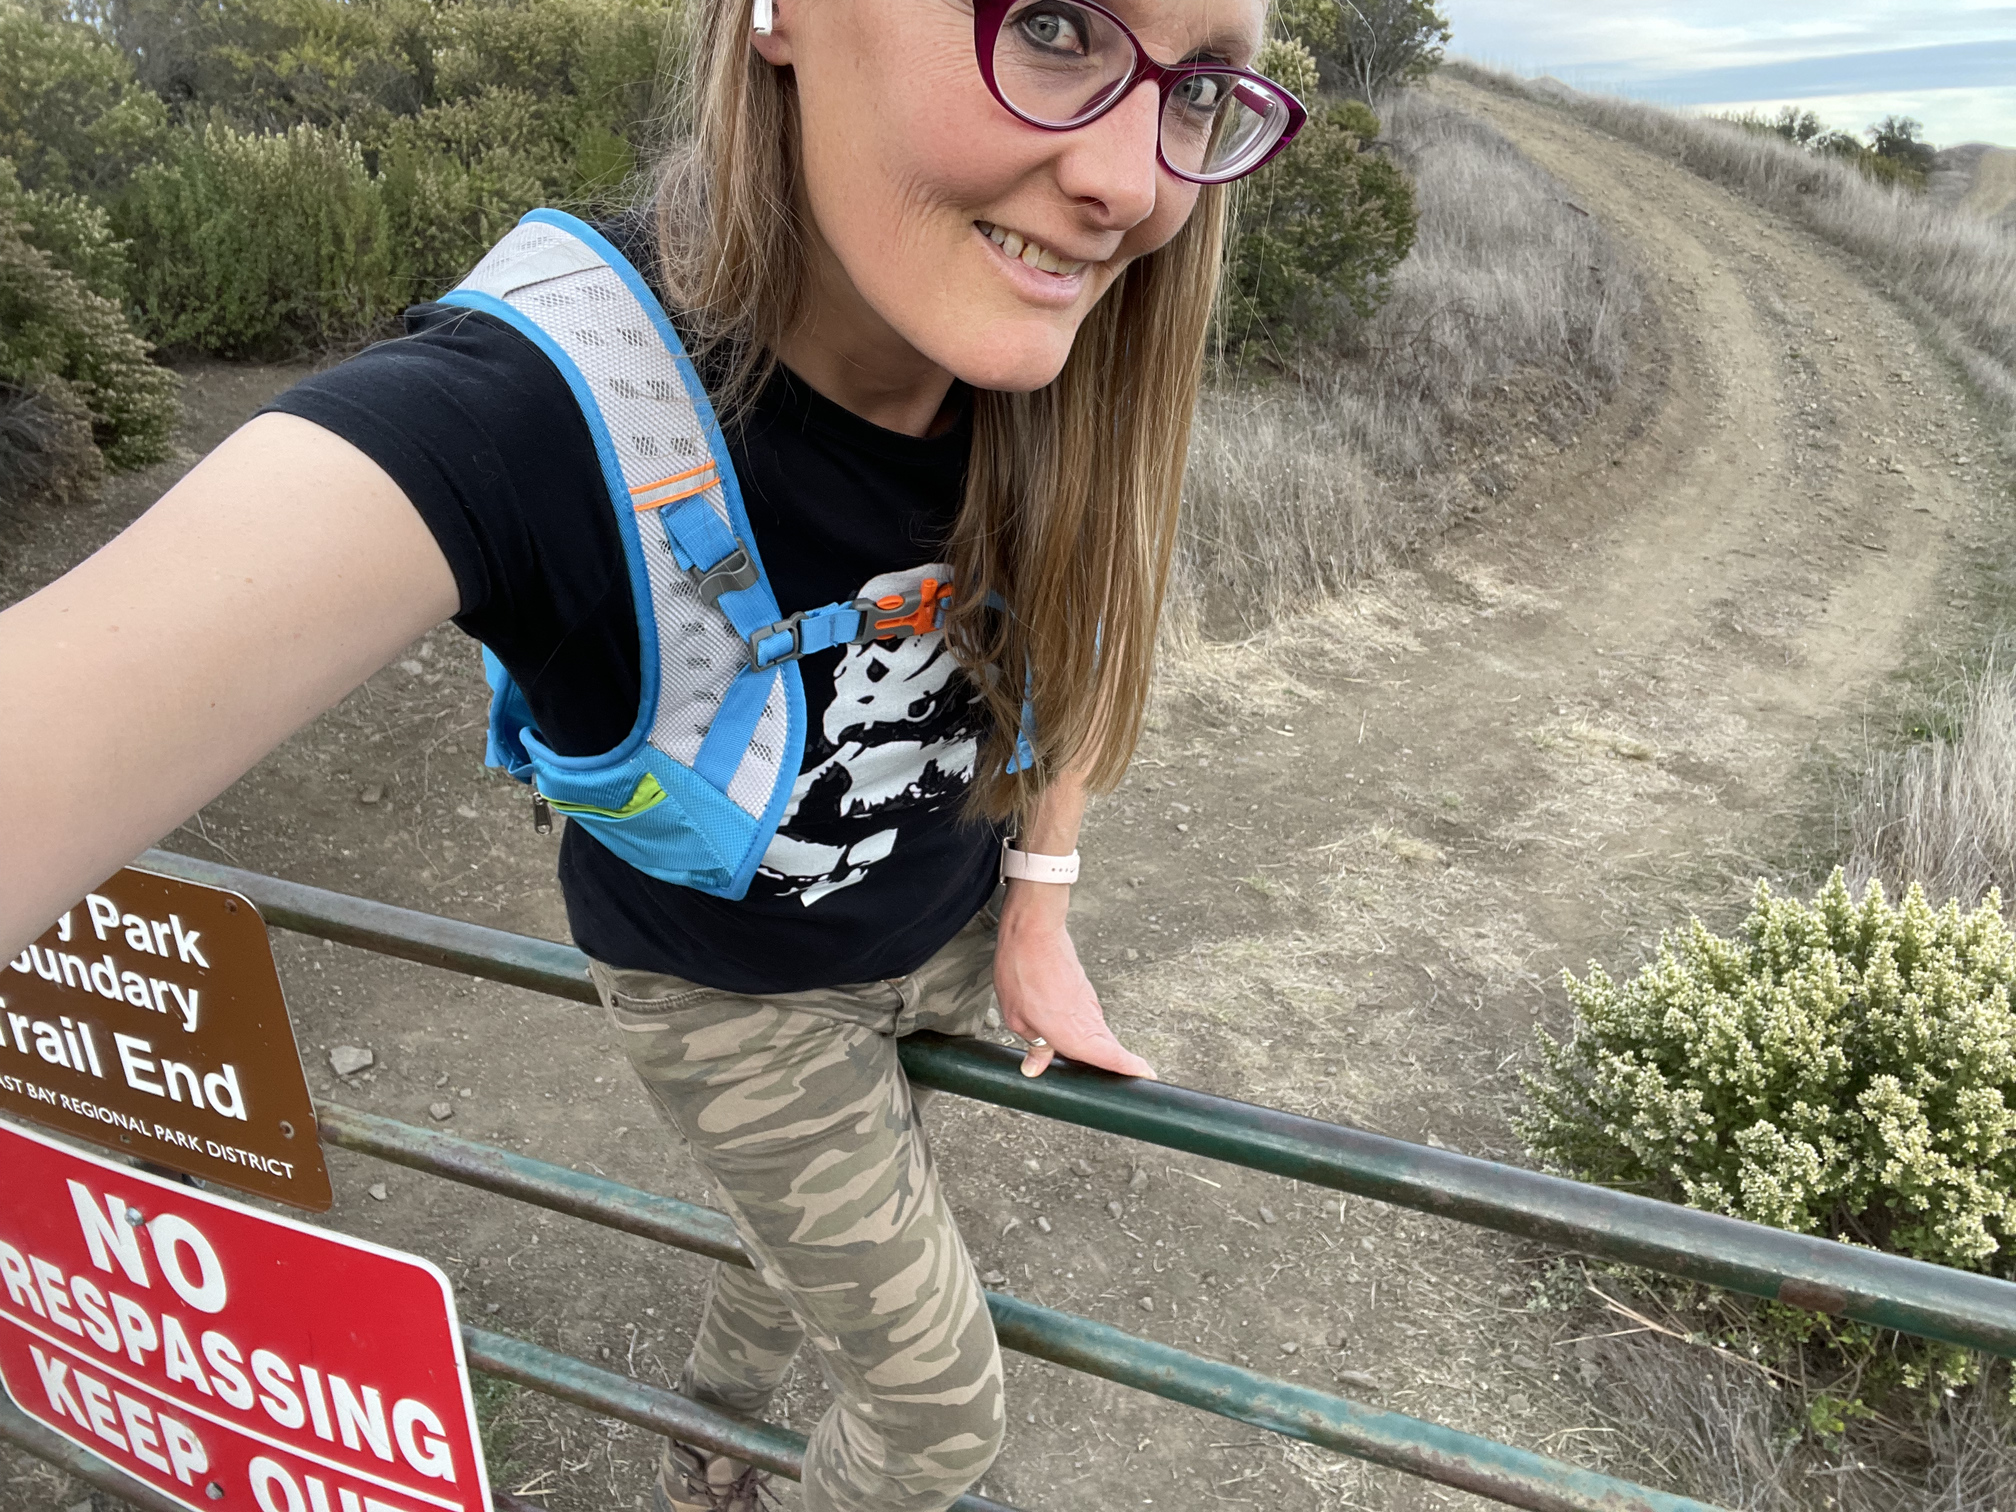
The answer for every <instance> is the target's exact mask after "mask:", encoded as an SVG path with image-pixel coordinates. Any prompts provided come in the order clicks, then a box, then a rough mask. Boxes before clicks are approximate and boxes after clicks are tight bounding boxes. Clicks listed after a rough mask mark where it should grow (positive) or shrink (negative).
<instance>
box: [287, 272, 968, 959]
mask: <svg viewBox="0 0 2016 1512" xmlns="http://www.w3.org/2000/svg"><path fill="white" fill-rule="evenodd" d="M406 325H407V333H408V334H407V335H406V336H405V337H404V338H403V339H400V340H394V341H388V342H384V343H382V344H380V345H378V346H375V347H372V348H370V349H369V350H368V351H365V352H363V353H361V354H360V355H358V356H356V357H353V358H351V359H350V360H349V361H347V362H345V363H342V364H340V365H339V366H337V367H334V368H331V369H329V370H328V371H327V372H323V373H319V374H317V375H315V376H314V377H312V378H309V379H307V380H306V381H304V382H302V383H301V384H299V385H297V386H296V387H294V388H293V389H290V390H289V391H288V392H287V393H285V394H283V395H281V396H280V397H279V398H278V399H276V400H275V401H274V402H273V403H272V404H271V405H269V406H267V407H268V408H269V409H272V410H278V411H281V412H283V413H286V414H291V415H296V416H299V417H301V418H302V419H305V420H310V421H313V422H314V423H315V424H317V425H320V426H322V427H323V428H324V429H326V430H330V431H333V432H334V433H335V434H337V435H339V436H341V437H343V438H344V439H345V440H347V441H349V442H350V443H351V444H352V445H354V446H356V447H357V448H358V449H360V450H361V451H363V452H364V453H365V454H366V455H368V456H370V457H371V458H372V459H373V460H374V461H376V462H377V463H378V464H379V466H381V467H383V468H384V469H385V471H386V472H387V473H388V474H389V475H390V476H391V477H392V479H393V481H394V482H396V483H398V484H399V486H400V487H401V488H402V489H403V490H404V491H405V494H406V497H407V498H408V499H409V500H411V501H412V503H413V506H414V507H415V508H416V509H417V510H418V511H419V512H420V515H421V517H422V518H423V519H424V520H425V521H426V522H427V525H428V527H429V529H430V530H432V532H433V534H434V538H435V540H436V541H437V542H438V543H439V544H440V547H441V550H442V552H443V553H444V555H446V557H447V559H448V562H449V565H450V566H451V567H452V568H453V570H454V573H455V581H456V584H457V586H458V588H459V589H460V592H461V601H462V607H461V612H460V613H459V614H457V615H456V617H455V623H456V624H457V625H459V626H461V627H462V629H464V630H466V631H468V632H469V634H471V635H473V636H475V637H476V638H477V639H479V640H481V641H482V642H483V643H484V644H485V645H486V646H488V647H489V648H490V649H491V650H492V651H493V652H495V653H496V655H497V656H498V658H499V659H500V660H501V661H502V662H503V663H504V665H505V666H506V667H507V668H508V669H509V670H510V672H511V675H512V677H513V678H514V679H515V680H516V681H517V683H518V686H519V687H520V688H521V689H523V690H524V693H525V697H526V700H527V702H528V703H529V704H530V705H531V708H532V711H533V715H534V718H535V721H536V723H537V726H538V729H539V733H540V738H541V739H543V740H545V741H546V742H547V743H548V744H549V745H551V746H552V747H553V748H554V749H555V750H557V751H559V752H560V753H561V754H563V755H569V756H585V755H599V754H601V753H602V752H604V751H607V750H609V749H611V748H613V747H614V746H615V745H616V744H617V743H619V742H620V741H621V740H622V739H623V738H624V736H625V735H627V734H628V733H629V731H630V728H631V726H632V724H633V723H634V722H635V719H636V715H637V701H638V698H639V690H640V676H639V663H638V638H637V622H636V613H635V610H634V608H633V606H632V602H631V596H630V583H629V576H628V573H627V570H626V568H625V564H624V558H623V547H622V543H621V541H620V539H619V537H618V535H617V531H616V524H615V520H614V517H613V514H612V511H611V508H610V503H609V495H608V490H607V487H606V486H605V484H604V481H603V477H602V471H601V468H600V466H599V464H598V462H597V460H596V455H595V449H594V444H593V442H592V441H591V439H590V437H589V432H588V427H587V424H586V422H585V421H584V420H583V419H582V417H581V413H580V411H579V409H578V408H577V407H576V405H575V402H574V399H573V396H572V394H571V393H570V391H569V389H568V387H567V384H566V382H565V380H564V379H562V378H561V376H560V374H559V372H558V371H557V370H556V369H555V368H554V367H553V365H552V364H551V363H550V362H549V361H548V360H547V358H546V357H545V356H544V354H542V353H541V352H540V351H539V350H538V348H536V347H535V346H533V345H532V344H531V342H529V341H527V340H526V339H525V338H524V337H522V336H520V335H519V334H518V333H517V332H516V331H514V330H512V329H511V328H510V327H509V326H507V325H506V324H504V323H503V322H502V321H499V320H496V319H493V318H492V317H490V316H487V315H483V314H479V313H473V312H470V311H466V310H461V309H458V308H455V307H452V306H446V305H420V306H417V307H415V308H414V309H413V310H410V311H408V312H407V318H406ZM955 402H956V396H955ZM971 433H972V431H971V423H970V408H969V413H968V415H967V416H966V417H965V418H962V419H961V420H960V421H959V422H958V423H957V424H956V425H954V426H953V427H952V428H951V429H950V430H948V431H946V432H945V433H943V434H941V435H937V436H931V437H916V436H908V435H903V434H900V433H898V432H894V431H887V430H883V429H882V428H881V427H879V426H876V425H873V424H871V423H869V422H868V421H866V420H863V419H862V418H861V417H859V416H858V415H855V414H853V413H851V412H849V411H848V410H845V409H843V408H841V407H840V406H839V405H837V404H835V403H833V402H832V401H831V400H829V399H826V398H824V397H823V396H821V395H820V394H818V393H816V392H814V391H813V390H812V389H811V388H810V387H808V386H807V385H806V384H805V383H803V382H802V381H801V380H799V379H798V378H796V377H795V376H794V375H792V374H791V373H790V372H789V371H787V370H785V369H783V368H781V367H780V368H779V369H778V371H777V373H776V375H775V376H774V378H773V379H772V380H771V381H770V383H769V384H768V385H767V386H766V387H765V388H764V389H763V391H762V392H761V394H760V395H759V396H758V397H757V398H756V400H755V401H754V402H753V404H752V405H751V407H750V409H749V411H748V413H747V415H746V416H745V418H744V419H743V421H742V422H741V423H740V424H739V425H738V426H737V427H736V428H734V429H733V430H731V432H730V434H729V438H728V439H729V455H730V459H731V460H732V462H733V463H734V466H735V471H736V475H737V477H738V478H739V480H740V482H741V486H742V495H743V500H744V503H745V505H746V507H747V509H748V513H749V519H750V524H751V525H752V527H753V528H754V530H755V534H756V547H757V550H758V551H759V552H760V553H761V554H762V557H763V564H764V569H765V571H766V572H767V573H768V575H769V578H770V584H771V587H772V589H773V590H774V591H775V593H776V596H777V601H778V604H779V606H780V607H781V608H782V609H783V611H784V612H785V613H786V614H790V613H792V612H794V611H798V610H805V609H814V608H818V607H820V606H821V605H824V604H830V603H833V602H834V601H836V600H846V599H854V598H865V597H875V596H879V595H882V594H885V593H889V592H892V591H897V590H900V589H902V588H914V587H915V586H916V584H917V583H918V581H919V580H920V579H921V578H923V577H926V576H937V577H939V578H941V579H942V578H944V577H945V576H946V569H945V567H944V565H943V562H944V547H945V542H946V541H947V539H948V538H949V536H950V533H951V528H952V524H953V520H954V516H955V514H956V512H957V510H958V507H959V501H960V497H961V494H962V490H963V487H964V479H965V471H966V459H967V453H968V451H969V449H970V440H971ZM932 566H936V567H937V568H938V570H937V571H936V572H935V573H932V572H926V571H920V569H924V568H929V567H932ZM799 670H800V673H801V675H802V677H803V679H804V684H805V707H806V716H807V717H806V726H807V734H806V742H805V759H804V763H803V766H802V770H801V775H800V777H799V779H798V783H797V786H796V788H795V789H794V793H793V797H792V802H791V807H790V809H789V810H788V811H787V813H786V815H785V819H784V822H783V824H782V825H781V826H780V827H779V830H778V834H777V837H776V839H775V840H773V841H772V842H771V845H770V848H769V850H768V851H767V852H766V853H765V856H764V859H763V864H762V866H761V868H760V869H759V870H758V872H757V874H756V877H755V880H754V881H753V882H752V883H751V884H750V887H749V891H748V895H747V896H746V897H745V898H743V899H741V900H739V901H731V900H729V899H725V898H717V897H711V896H709V895H707V894H704V893H700V892H696V891H694V890H692V889H690V888H684V887H677V886H674V885H672V884H670V883H665V882H660V881H658V880H656V879H655V878H652V877H649V876H646V875H645V874H644V873H642V872H640V871H638V870H637V869H636V868H634V867H632V866H631V865H629V863H627V862H625V861H623V860H622V859H621V858H619V857H617V856H616V855H615V854H613V853H612V852H610V851H608V850H606V849H604V848H603V847H602V846H601V845H599V844H597V843H596V841H595V840H594V839H593V838H592V837H591V836H590V835H589V834H588V833H587V831H586V830H584V829H582V828H581V827H580V826H578V825H569V826H568V829H567V832H566V834H565V836H564V837H563V839H562V842H561V848H560V883H561V890H562V892H563V894H564V895H565V898H566V902H567V918H568V923H569V925H570V926H571V927H572V929H573V932H574V938H575V940H576V942H577V943H578V944H579V945H580V946H581V948H582V949H583V950H585V951H587V952H588V954H589V955H591V956H594V957H596V958H597V959H599V960H602V961H606V962H608V963H609V964H611V965H613V966H620V967H629V968H634V969H640V970H646V971H659V972H668V973H670V974H672V975H674V976H679V977H684V978H686V979H688V980H690V981H696V982H701V983H705V984H706V985H708V986H713V987H721V988H725V989H728V990H730V991H735V992H749V993H760V992H790V991H798V990H802V989H805V988H811V987H823V986H832V985H836V984H839V983H846V982H861V981H870V980H875V979H878V978H886V977H892V976H899V975H902V974H903V973H905V972H909V971H912V970H914V969H916V968H917V967H918V966H920V965H922V964H923V963H924V961H925V960H927V959H929V957H930V956H931V955H932V954H933V953H934V952H935V951H936V950H937V949H938V948H939V947H940V946H941V945H943V944H944V943H945V942H946V941H947V940H949V939H950V938H951V937H952V936H953V935H954V934H956V933H957V932H958V931H959V929H960V927H961V926H962V925H964V924H965V922H966V921H967V920H968V919H970V918H971V917H972V916H973V914H974V913H975V912H976V911H977V910H978V909H979V908H980V906H981V904H982V903H984V902H985V901H986V898H987V896H988V894H989V893H990V891H991V890H992V888H993V886H994V882H995V874H996V867H997V862H996V852H997V848H998V845H999V839H998V836H997V835H996V833H995V832H994V831H993V830H992V829H991V828H990V827H989V826H987V825H985V824H981V823H974V822H972V821H970V820H968V819H967V818H966V817H965V815H964V813H963V805H964V801H965V795H966V791H967V788H968V786H969V785H970V781H971V777H972V772H973V767H974V762H975V760H976V757H977V754H978V751H979V748H980V747H981V746H982V745H983V744H984V743H985V737H986V734H987V728H988V727H987V723H986V716H985V713H984V706H983V705H982V704H981V703H980V702H979V700H978V699H977V698H976V697H975V695H974V690H973V687H972V684H971V683H970V681H969V680H968V679H967V677H966V676H965V674H964V673H963V672H962V671H961V670H960V669H959V668H958V667H957V666H956V665H955V664H954V662H953V660H952V657H951V654H950V652H949V651H947V650H946V648H945V644H944V637H943V635H942V634H934V635H929V636H921V637H917V638H915V639H911V640H904V641H894V642H878V643H874V644H871V645H867V646H855V647H841V648H837V649H834V650H831V651H825V652H820V653H817V654H815V655H811V656H807V657H805V658H804V659H803V660H802V661H801V662H800V663H799ZM527 815H528V817H527V821H526V822H527V823H528V824H529V823H530V822H531V820H530V817H529V816H530V809H529V806H528V809H527Z"/></svg>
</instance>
